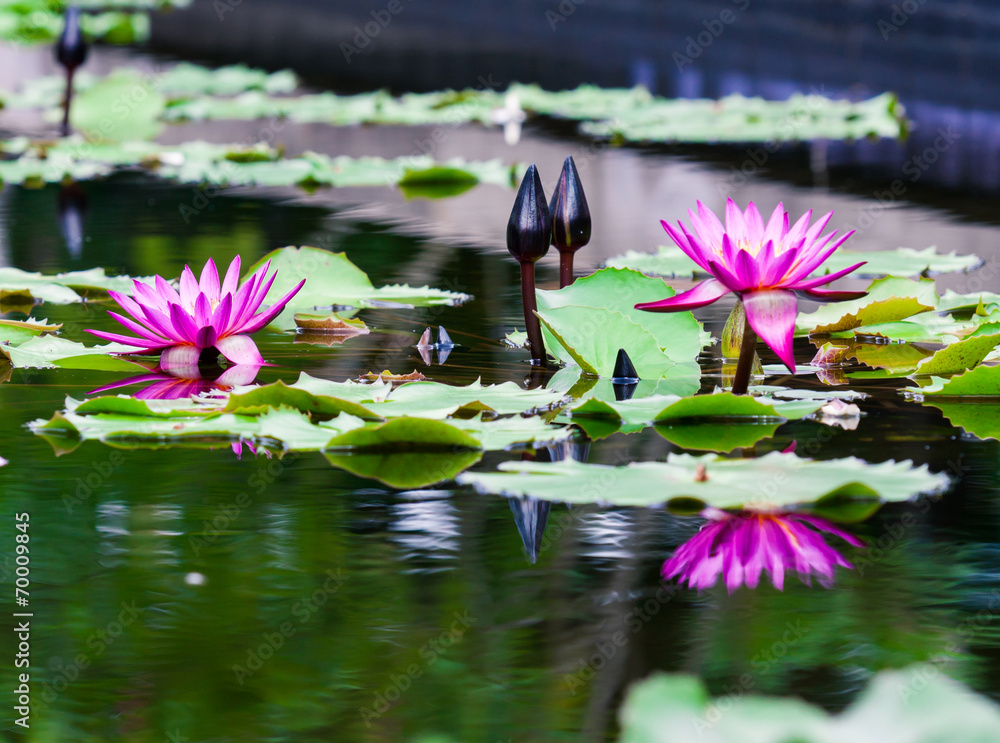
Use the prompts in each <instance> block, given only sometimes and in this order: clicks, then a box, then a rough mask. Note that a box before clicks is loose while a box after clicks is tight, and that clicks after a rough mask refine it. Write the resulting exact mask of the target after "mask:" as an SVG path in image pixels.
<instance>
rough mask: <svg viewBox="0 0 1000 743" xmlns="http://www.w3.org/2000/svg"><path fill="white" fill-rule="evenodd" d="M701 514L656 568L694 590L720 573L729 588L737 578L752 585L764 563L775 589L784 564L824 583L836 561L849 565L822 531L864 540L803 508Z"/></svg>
mask: <svg viewBox="0 0 1000 743" xmlns="http://www.w3.org/2000/svg"><path fill="white" fill-rule="evenodd" d="M701 515H702V516H704V517H705V518H707V519H708V523H707V524H705V525H704V526H703V527H702V528H701V530H700V531H699V532H698V533H697V534H695V535H694V536H693V537H691V539H689V540H688V541H687V542H685V543H684V544H682V545H681V546H680V547H678V548H677V551H676V552H675V553H674V555H673V557H671V558H670V559H669V560H667V561H666V562H665V563H664V564H663V571H662V574H663V577H664V579H666V580H670V579H671V578H675V577H676V578H678V579H679V581H680V582H681V583H684V582H687V584H688V586H689V587H690V588H697V589H698V590H701V589H703V588H710V587H711V586H714V585H715V583H716V581H717V580H718V579H719V577H720V576H724V577H725V581H726V587H727V588H728V589H729V592H730V593H732V592H733V591H734V590H736V589H737V588H739V587H740V586H741V585H743V584H746V586H747V588H756V587H757V585H758V583H759V581H760V575H761V573H762V572H763V571H764V569H765V568H766V569H767V571H768V573H770V576H771V582H772V583H773V584H774V587H775V588H777V589H778V590H782V589H783V588H784V583H785V572H786V570H788V569H792V570H795V571H796V572H798V574H799V577H800V578H801V579H802V581H803V582H804V583H807V584H810V585H811V578H812V576H813V575H815V576H816V577H817V579H818V580H819V582H820V584H822V585H823V586H825V587H827V588H828V587H830V586H831V585H832V584H833V576H834V570H835V568H836V567H837V566H838V565H839V566H841V567H845V568H851V567H853V566H852V565H851V563H849V562H848V561H847V560H846V559H844V557H843V556H842V555H841V554H840V553H839V552H837V551H836V550H835V549H833V548H832V547H830V546H829V545H828V544H827V543H826V540H825V539H824V536H823V532H827V533H830V534H834V535H836V536H838V537H840V538H841V539H843V540H844V541H845V542H847V543H848V544H851V545H853V546H855V547H863V546H864V544H863V543H862V542H861V541H860V540H858V539H857V538H856V537H854V536H852V535H851V534H848V533H847V532H845V531H843V530H842V529H838V528H837V527H836V526H834V525H833V524H832V523H831V522H829V521H827V520H826V519H822V518H820V517H818V516H811V515H808V514H802V513H782V512H777V511H752V510H744V511H741V512H739V513H730V512H728V511H722V510H719V509H717V508H706V509H705V510H704V511H702V514H701Z"/></svg>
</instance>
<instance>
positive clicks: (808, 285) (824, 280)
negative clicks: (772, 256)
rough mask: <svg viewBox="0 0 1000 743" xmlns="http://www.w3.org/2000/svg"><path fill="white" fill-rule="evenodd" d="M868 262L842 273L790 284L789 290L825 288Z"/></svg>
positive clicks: (838, 272) (845, 269)
mask: <svg viewBox="0 0 1000 743" xmlns="http://www.w3.org/2000/svg"><path fill="white" fill-rule="evenodd" d="M867 262H868V261H861V262H860V263H855V264H854V265H853V266H850V267H849V268H844V269H841V270H840V271H834V272H833V273H828V274H823V275H822V276H816V277H815V278H812V279H806V280H805V281H799V282H797V283H794V284H789V285H788V288H789V289H791V290H792V291H808V290H809V289H812V288H813V287H817V286H823V284H829V283H830V282H832V281H836V280H837V279H839V278H840V277H841V276H846V275H847V274H849V273H850V272H851V271H856V270H858V269H859V268H861V267H862V266H863V265H865V264H866V263H867Z"/></svg>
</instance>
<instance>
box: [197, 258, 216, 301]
mask: <svg viewBox="0 0 1000 743" xmlns="http://www.w3.org/2000/svg"><path fill="white" fill-rule="evenodd" d="M198 288H199V289H200V290H201V293H202V295H203V296H205V297H207V298H208V300H209V302H212V303H214V302H218V301H219V269H217V268H216V267H215V261H213V260H212V259H211V258H209V259H208V262H207V263H206V264H205V267H204V268H203V269H201V279H200V280H199V281H198Z"/></svg>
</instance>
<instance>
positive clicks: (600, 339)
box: [537, 306, 676, 377]
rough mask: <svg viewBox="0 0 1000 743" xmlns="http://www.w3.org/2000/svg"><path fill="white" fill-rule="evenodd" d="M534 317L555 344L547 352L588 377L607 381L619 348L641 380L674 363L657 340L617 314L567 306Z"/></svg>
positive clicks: (658, 374)
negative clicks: (626, 355) (578, 368)
mask: <svg viewBox="0 0 1000 743" xmlns="http://www.w3.org/2000/svg"><path fill="white" fill-rule="evenodd" d="M537 314H538V319H539V320H541V322H542V326H543V328H544V329H545V330H547V331H548V333H549V336H550V339H552V340H553V341H554V342H551V343H549V344H547V345H546V350H547V351H549V352H550V353H552V355H553V356H555V357H556V358H557V359H559V360H560V361H564V362H567V363H574V364H576V365H577V366H579V367H580V368H581V369H583V370H584V371H585V372H587V373H588V374H594V375H597V376H602V377H610V376H611V375H612V372H613V371H614V368H615V359H616V358H617V356H618V349H620V348H624V349H626V350H627V352H628V355H629V358H630V359H631V360H632V364H633V366H635V370H636V373H637V374H638V375H639V376H640V377H661V376H663V375H664V374H665V373H666V372H667V370H668V369H670V367H671V366H673V365H674V364H675V363H676V362H675V361H674V360H672V359H671V358H670V357H669V356H667V355H666V354H665V353H664V351H663V349H662V348H660V344H659V341H657V340H656V336H654V335H653V334H652V333H650V332H649V331H647V330H645V329H644V328H643V327H642V326H641V325H638V324H637V323H634V322H632V321H631V320H629V319H628V318H627V317H626V316H625V315H623V314H622V313H620V312H611V311H610V310H602V309H598V308H596V307H574V306H568V307H558V308H556V309H552V310H539V311H538V312H537Z"/></svg>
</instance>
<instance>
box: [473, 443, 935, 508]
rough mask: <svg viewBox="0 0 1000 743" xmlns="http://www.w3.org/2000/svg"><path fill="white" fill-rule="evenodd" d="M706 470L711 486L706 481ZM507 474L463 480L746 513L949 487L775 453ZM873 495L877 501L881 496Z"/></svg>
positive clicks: (549, 495) (534, 467)
mask: <svg viewBox="0 0 1000 743" xmlns="http://www.w3.org/2000/svg"><path fill="white" fill-rule="evenodd" d="M699 466H704V468H705V476H706V477H707V479H704V480H702V479H701V478H700V477H697V475H698V467H699ZM499 469H500V472H497V473H480V472H467V473H465V474H463V475H461V476H459V478H458V482H459V483H462V484H468V485H473V486H474V487H475V488H476V489H477V490H479V491H480V492H487V493H497V494H502V495H506V496H512V495H515V496H520V495H527V496H531V497H533V498H541V499H544V500H552V501H562V502H566V503H610V504H613V505H619V506H652V505H657V504H660V503H667V504H668V505H670V504H671V502H672V501H677V502H678V503H680V504H682V505H684V506H685V508H690V507H691V504H692V502H695V503H697V504H698V508H699V509H700V508H704V507H706V506H714V507H716V508H739V507H743V506H746V505H748V504H754V505H757V506H762V505H765V504H766V505H768V506H772V507H776V508H787V507H791V506H801V505H804V504H811V503H821V502H822V501H823V499H824V498H834V497H837V498H843V497H845V496H857V497H858V498H860V499H862V500H864V499H875V500H879V499H880V500H882V501H903V500H909V499H910V498H913V497H914V496H916V495H918V494H920V493H933V492H937V491H940V490H942V489H944V488H945V487H946V486H947V484H948V477H947V476H946V475H936V474H931V473H930V472H929V471H928V469H927V467H926V466H921V467H913V465H912V463H911V462H892V461H890V462H882V463H879V464H868V463H867V462H864V461H863V460H860V459H857V458H854V457H849V458H847V459H834V460H826V461H813V460H809V459H802V458H800V457H797V456H795V455H794V454H783V453H780V452H771V453H769V454H767V455H765V456H763V457H759V458H756V459H721V458H719V457H717V456H716V455H713V454H707V455H704V456H701V457H694V456H691V455H688V454H671V455H669V456H668V458H667V461H666V462H635V463H632V464H629V465H627V466H625V467H611V466H607V465H600V464H585V463H582V462H576V461H573V460H565V461H561V462H504V463H502V464H500V466H499ZM872 493H876V494H877V498H876V496H873V495H872Z"/></svg>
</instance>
